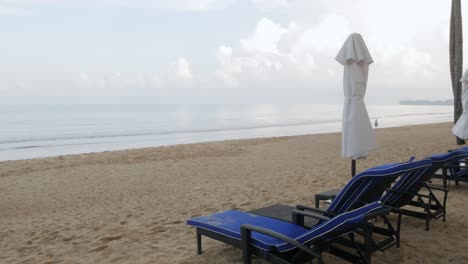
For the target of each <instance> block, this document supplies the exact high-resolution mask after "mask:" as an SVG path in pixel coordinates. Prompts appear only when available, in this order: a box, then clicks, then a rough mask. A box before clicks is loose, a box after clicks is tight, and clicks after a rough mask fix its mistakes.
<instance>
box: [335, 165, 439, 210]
mask: <svg viewBox="0 0 468 264" xmlns="http://www.w3.org/2000/svg"><path fill="white" fill-rule="evenodd" d="M430 165H431V161H430V160H421V161H409V162H402V163H392V164H386V165H381V166H378V167H374V168H370V169H367V170H365V171H363V172H361V173H359V174H358V175H356V176H354V177H353V178H352V179H351V180H350V181H349V182H348V183H347V184H346V186H345V187H344V188H343V189H342V190H341V192H340V193H339V194H338V195H337V196H336V198H335V199H334V200H333V202H332V203H331V205H330V206H329V207H328V209H327V210H328V211H329V212H331V213H333V214H341V213H344V212H347V211H350V210H353V209H355V208H358V207H361V206H362V205H364V204H368V203H372V202H375V201H378V200H379V199H380V198H381V197H382V195H383V193H384V192H385V190H386V189H387V188H389V187H390V185H391V184H392V183H393V182H394V181H395V180H396V179H397V178H398V177H399V176H402V175H403V174H405V173H408V172H409V171H411V170H414V169H416V168H419V167H429V166H430Z"/></svg>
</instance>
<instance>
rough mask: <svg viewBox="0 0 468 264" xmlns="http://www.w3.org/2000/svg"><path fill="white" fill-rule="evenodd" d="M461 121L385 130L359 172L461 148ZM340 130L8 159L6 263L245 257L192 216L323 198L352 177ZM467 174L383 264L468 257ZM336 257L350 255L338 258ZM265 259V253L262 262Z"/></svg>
mask: <svg viewBox="0 0 468 264" xmlns="http://www.w3.org/2000/svg"><path fill="white" fill-rule="evenodd" d="M451 127H452V126H451V124H448V123H444V124H432V125H419V126H410V127H399V128H386V129H378V130H377V139H378V144H379V148H378V149H377V150H376V151H374V152H372V153H371V154H370V155H369V157H368V158H367V159H366V160H363V161H358V169H357V170H358V171H361V170H363V169H365V168H368V167H371V166H374V165H380V164H383V163H388V162H398V161H405V160H408V158H409V157H410V156H413V155H414V156H416V157H417V158H423V157H425V156H428V155H430V154H434V153H440V152H445V151H446V150H447V149H450V148H456V145H455V140H454V137H453V136H452V135H451V131H450V129H451ZM340 144H341V139H340V134H339V133H332V134H320V135H304V136H293V137H281V138H270V139H249V140H234V141H224V142H211V143H197V144H190V145H178V146H168V147H159V148H147V149H137V150H126V151H113V152H104V153H96V154H81V155H70V156H62V157H54V158H44V159H32V160H23V161H8V162H2V163H0V197H1V199H0V215H1V217H0V263H186V264H188V263H190V264H195V263H241V261H242V259H241V251H240V250H238V249H235V248H232V247H230V246H226V245H224V244H222V243H220V242H217V241H213V240H210V239H204V254H203V255H201V256H198V255H197V254H196V241H195V230H194V229H193V228H190V227H188V226H187V225H186V223H185V221H186V220H187V219H189V218H191V217H194V216H199V215H203V214H209V213H213V212H217V211H224V210H227V209H240V210H252V209H255V208H259V207H263V206H267V205H271V204H274V203H283V204H291V205H295V204H307V205H313V203H314V200H313V194H315V193H317V192H320V191H324V190H327V189H330V188H336V187H340V186H343V185H344V184H345V183H346V182H347V181H348V180H349V179H350V161H349V160H345V159H342V158H341V156H340V153H341V152H340V151H341V146H340ZM467 199H468V184H461V185H460V186H457V187H455V186H453V185H452V186H451V190H450V193H449V198H448V215H447V222H445V223H444V222H442V221H441V220H435V221H432V222H431V230H430V231H429V232H425V231H424V227H423V226H424V221H422V220H419V219H411V218H408V217H406V218H404V223H403V226H402V245H401V248H400V249H397V248H392V249H390V250H387V251H385V252H377V253H376V254H375V255H374V257H373V261H374V263H468V251H466V248H468V241H467V240H466V237H468V223H467V221H466V219H467V217H468V213H467V212H468V204H467V203H466V201H467ZM326 261H327V263H342V261H340V260H339V259H338V258H336V257H333V256H327V257H326ZM256 263H263V262H262V261H258V260H256Z"/></svg>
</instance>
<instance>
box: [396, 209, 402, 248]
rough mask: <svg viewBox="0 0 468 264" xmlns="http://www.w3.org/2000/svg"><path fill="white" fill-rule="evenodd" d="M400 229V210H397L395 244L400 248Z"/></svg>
mask: <svg viewBox="0 0 468 264" xmlns="http://www.w3.org/2000/svg"><path fill="white" fill-rule="evenodd" d="M400 231H401V212H398V222H397V244H396V247H397V248H400Z"/></svg>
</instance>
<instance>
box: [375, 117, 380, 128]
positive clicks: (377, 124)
mask: <svg viewBox="0 0 468 264" xmlns="http://www.w3.org/2000/svg"><path fill="white" fill-rule="evenodd" d="M374 126H375V128H377V127H378V126H379V122H377V118H376V119H375V122H374Z"/></svg>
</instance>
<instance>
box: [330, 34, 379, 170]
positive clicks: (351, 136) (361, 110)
mask: <svg viewBox="0 0 468 264" xmlns="http://www.w3.org/2000/svg"><path fill="white" fill-rule="evenodd" d="M336 60H337V61H338V62H339V63H341V64H342V65H343V66H344V74H343V92H344V96H345V101H344V107H343V123H342V128H341V129H342V135H341V137H342V138H341V143H342V156H343V158H349V157H351V158H352V160H353V170H355V160H356V159H361V158H365V157H366V156H367V154H368V152H369V151H370V150H372V149H374V148H376V141H375V135H374V131H373V130H372V125H371V123H370V120H369V114H368V113H367V109H366V105H365V104H364V95H365V94H366V86H367V75H368V72H369V64H371V63H372V62H373V60H372V57H371V55H370V53H369V50H368V49H367V46H366V43H365V42H364V40H363V39H362V36H361V35H360V34H357V33H353V34H351V35H350V36H349V37H348V39H346V42H345V43H344V44H343V47H342V48H341V50H340V51H339V52H338V55H337V56H336ZM352 174H353V176H354V174H355V171H353V172H352Z"/></svg>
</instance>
